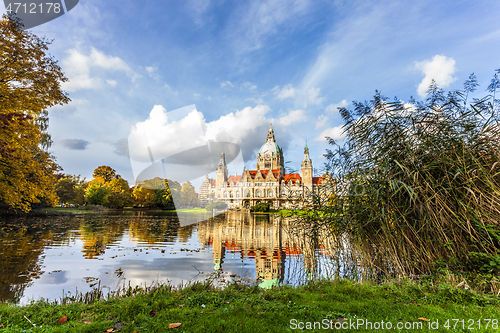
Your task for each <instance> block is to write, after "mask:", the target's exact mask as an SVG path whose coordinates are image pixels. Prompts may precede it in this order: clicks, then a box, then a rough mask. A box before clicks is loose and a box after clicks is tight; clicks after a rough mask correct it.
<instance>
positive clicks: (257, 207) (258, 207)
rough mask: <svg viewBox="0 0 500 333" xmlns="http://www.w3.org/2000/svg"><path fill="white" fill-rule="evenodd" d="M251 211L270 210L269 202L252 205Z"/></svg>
mask: <svg viewBox="0 0 500 333" xmlns="http://www.w3.org/2000/svg"><path fill="white" fill-rule="evenodd" d="M250 211H251V212H267V211H269V204H268V203H267V202H259V203H258V204H256V205H255V206H252V207H250Z"/></svg>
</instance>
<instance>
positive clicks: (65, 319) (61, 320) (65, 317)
mask: <svg viewBox="0 0 500 333" xmlns="http://www.w3.org/2000/svg"><path fill="white" fill-rule="evenodd" d="M67 321H68V316H64V317H61V318H59V320H58V321H57V322H58V323H59V324H64V323H65V322H67Z"/></svg>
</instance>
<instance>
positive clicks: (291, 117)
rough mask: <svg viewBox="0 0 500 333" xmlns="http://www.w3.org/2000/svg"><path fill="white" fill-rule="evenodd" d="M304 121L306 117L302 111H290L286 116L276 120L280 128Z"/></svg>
mask: <svg viewBox="0 0 500 333" xmlns="http://www.w3.org/2000/svg"><path fill="white" fill-rule="evenodd" d="M305 119H306V115H305V113H304V111H303V110H294V111H290V112H289V113H288V114H287V115H285V116H283V117H280V118H279V119H278V123H279V124H280V125H281V126H288V125H291V124H293V123H296V122H299V121H304V120H305Z"/></svg>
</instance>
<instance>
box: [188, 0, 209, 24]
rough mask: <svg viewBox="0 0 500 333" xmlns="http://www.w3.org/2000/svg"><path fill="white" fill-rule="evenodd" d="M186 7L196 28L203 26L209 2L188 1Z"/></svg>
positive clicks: (199, 0)
mask: <svg viewBox="0 0 500 333" xmlns="http://www.w3.org/2000/svg"><path fill="white" fill-rule="evenodd" d="M187 5H188V6H189V9H190V14H191V16H192V18H193V21H194V23H195V24H196V25H198V26H203V25H204V23H205V13H206V12H207V10H208V9H209V7H210V0H189V1H187Z"/></svg>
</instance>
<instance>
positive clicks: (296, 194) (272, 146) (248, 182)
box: [199, 126, 328, 209]
mask: <svg viewBox="0 0 500 333" xmlns="http://www.w3.org/2000/svg"><path fill="white" fill-rule="evenodd" d="M300 170H301V174H299V173H286V172H285V160H284V158H283V150H282V149H281V147H280V146H278V144H277V143H276V140H275V138H274V131H273V128H272V126H270V128H269V132H268V133H267V138H266V142H265V143H264V144H263V145H262V147H261V148H260V149H259V152H258V155H257V166H256V170H245V168H243V173H242V175H232V176H228V171H227V166H226V160H225V155H224V153H223V154H221V158H220V161H219V164H218V166H217V170H216V172H215V174H216V179H210V178H208V175H207V176H206V177H205V180H204V181H203V183H202V185H201V187H200V194H199V199H200V204H201V205H202V206H204V205H207V204H209V203H212V202H218V201H223V202H225V203H226V204H227V205H228V208H239V207H251V206H254V205H256V204H257V203H259V202H267V203H269V206H270V208H273V209H282V208H291V207H292V206H294V207H296V205H297V204H299V203H300V202H305V201H307V200H308V198H309V197H310V194H311V193H312V192H313V191H314V190H315V188H316V187H318V186H320V185H321V184H322V183H324V182H325V179H326V177H328V175H323V176H322V177H313V166H312V161H311V158H310V157H309V148H307V145H306V147H305V148H304V157H303V159H302V164H301V167H300Z"/></svg>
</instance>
